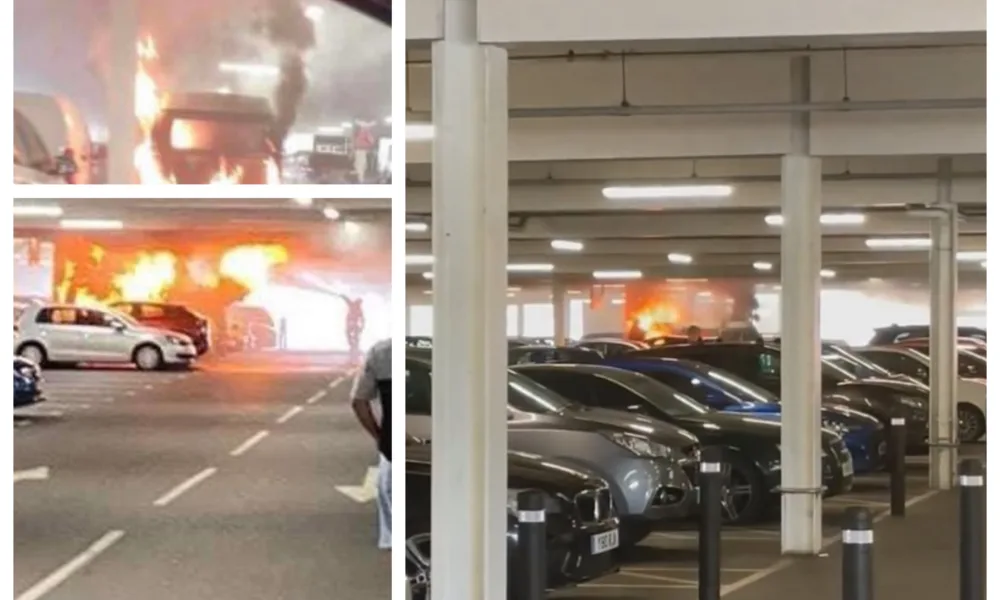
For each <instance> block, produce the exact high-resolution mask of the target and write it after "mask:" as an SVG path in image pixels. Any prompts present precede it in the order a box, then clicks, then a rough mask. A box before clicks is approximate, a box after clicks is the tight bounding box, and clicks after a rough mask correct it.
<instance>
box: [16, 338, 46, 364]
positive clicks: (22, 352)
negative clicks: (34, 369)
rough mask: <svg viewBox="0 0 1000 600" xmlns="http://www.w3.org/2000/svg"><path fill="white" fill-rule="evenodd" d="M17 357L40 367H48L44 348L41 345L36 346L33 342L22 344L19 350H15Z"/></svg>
mask: <svg viewBox="0 0 1000 600" xmlns="http://www.w3.org/2000/svg"><path fill="white" fill-rule="evenodd" d="M17 355H18V356H20V357H21V358H24V359H26V360H30V361H31V362H33V363H35V364H36V365H38V366H40V367H47V366H48V361H49V359H48V356H47V355H46V353H45V348H43V347H42V346H41V344H36V343H34V342H28V343H26V344H22V345H21V347H20V348H18V349H17Z"/></svg>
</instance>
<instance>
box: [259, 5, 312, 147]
mask: <svg viewBox="0 0 1000 600" xmlns="http://www.w3.org/2000/svg"><path fill="white" fill-rule="evenodd" d="M305 9H306V7H305V6H304V5H303V4H302V2H300V0H268V1H267V6H266V11H267V12H266V15H265V19H266V21H265V23H264V25H265V26H264V30H265V32H266V34H267V39H268V40H269V41H270V42H271V43H272V44H274V46H275V48H276V49H277V50H278V53H279V55H280V65H281V74H280V76H279V79H278V85H277V86H276V87H275V88H274V96H273V98H272V101H273V103H274V112H275V120H276V123H275V139H276V140H277V141H278V142H279V143H280V142H283V141H284V139H285V136H287V135H288V132H289V131H290V130H291V128H292V125H294V124H295V120H296V119H297V118H298V113H299V106H300V105H301V104H302V99H303V98H304V97H305V95H306V90H308V88H309V78H308V76H307V74H306V63H305V54H306V52H308V51H309V50H310V49H312V48H313V47H314V46H315V45H316V31H315V28H314V26H313V22H312V21H311V20H309V17H307V16H306V13H305ZM279 147H280V146H279Z"/></svg>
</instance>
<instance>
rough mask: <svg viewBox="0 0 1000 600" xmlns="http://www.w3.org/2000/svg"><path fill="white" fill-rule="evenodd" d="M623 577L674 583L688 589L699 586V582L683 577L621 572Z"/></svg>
mask: <svg viewBox="0 0 1000 600" xmlns="http://www.w3.org/2000/svg"><path fill="white" fill-rule="evenodd" d="M621 574H622V575H625V576H628V577H636V578H638V579H648V580H650V581H663V582H665V583H673V584H675V585H685V586H688V587H695V586H696V585H698V582H697V581H692V580H690V579H683V578H681V577H666V576H664V575H650V574H649V573H632V572H629V571H621Z"/></svg>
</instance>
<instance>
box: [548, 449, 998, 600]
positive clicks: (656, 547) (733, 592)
mask: <svg viewBox="0 0 1000 600" xmlns="http://www.w3.org/2000/svg"><path fill="white" fill-rule="evenodd" d="M963 454H970V455H983V456H985V445H981V446H972V447H969V448H965V449H963ZM908 471H909V472H908V477H907V497H908V502H909V506H910V508H908V516H907V518H906V519H903V520H898V519H887V518H885V517H883V519H884V520H883V522H882V523H880V525H879V526H878V527H877V530H876V547H878V545H877V542H878V540H879V539H881V537H882V535H881V534H880V533H878V528H881V527H883V524H886V526H887V525H888V522H889V521H892V523H891V526H892V527H893V528H894V529H895V530H896V531H905V528H906V527H907V524H908V523H909V524H911V525H912V527H911V529H912V530H913V532H914V534H913V535H914V536H916V537H915V538H914V539H922V538H921V537H920V536H923V535H925V534H926V532H927V530H928V528H934V529H935V530H936V532H937V535H938V537H939V538H947V539H949V540H954V541H955V544H954V546H955V548H956V549H955V550H954V553H957V530H958V521H957V512H955V511H949V512H946V513H945V514H942V515H939V516H934V515H933V514H932V515H930V516H928V514H927V510H928V508H929V507H931V506H932V505H933V506H937V505H938V504H940V503H941V502H946V503H948V502H950V504H948V506H952V505H953V504H954V500H953V498H952V496H951V495H950V494H947V495H941V494H937V493H935V492H931V491H929V490H928V484H927V461H926V459H925V458H922V457H917V458H910V459H908ZM888 485H889V481H888V477H887V476H886V475H865V476H859V477H858V478H857V479H856V483H855V486H854V489H853V490H852V491H851V493H849V494H846V495H844V496H841V497H836V498H830V499H827V501H826V502H824V505H823V534H824V538H825V540H824V551H823V554H822V555H821V556H820V557H819V558H814V559H801V560H793V559H788V558H784V557H782V556H781V539H780V535H781V533H780V530H781V527H780V523H779V522H778V521H777V519H775V520H773V521H772V522H768V523H764V524H761V525H758V526H756V527H752V528H743V527H739V528H737V527H733V528H727V529H725V530H724V531H723V549H722V585H723V587H722V596H723V597H726V598H731V599H732V600H743V599H746V600H757V599H758V598H761V599H763V598H775V597H795V596H796V594H798V595H802V597H805V594H804V592H805V591H806V590H808V593H809V594H810V597H814V596H815V597H816V598H817V599H823V598H827V597H829V598H830V599H831V600H833V599H834V598H839V593H840V588H839V579H838V578H839V574H840V558H839V556H840V555H839V547H838V546H839V540H840V519H841V515H842V514H843V512H844V510H845V509H846V508H847V507H848V506H866V507H868V508H869V509H870V510H871V511H872V512H873V513H874V514H875V515H878V514H880V513H884V512H887V511H888V509H889V487H888ZM925 506H926V507H928V508H925ZM694 527H696V525H695V524H690V527H689V528H688V530H684V528H683V527H682V528H680V529H679V530H674V531H660V532H657V533H654V534H652V535H651V536H650V537H649V538H648V539H647V540H646V541H644V542H643V543H642V544H640V546H639V547H638V548H637V549H636V550H635V551H634V552H633V553H631V554H630V555H629V556H628V557H627V559H626V561H625V564H624V565H623V568H622V570H621V572H620V573H617V574H614V575H611V576H609V577H605V578H603V579H601V580H598V581H595V582H593V583H590V584H586V585H583V586H580V587H578V588H575V589H569V590H563V591H560V592H558V593H555V594H552V596H551V597H552V598H559V599H561V600H571V599H573V600H576V599H584V598H615V599H616V600H653V599H656V600H662V599H663V598H669V599H670V600H697V597H698V590H697V582H698V538H697V535H698V534H697V531H694V530H691V529H692V528H694ZM889 548H891V550H890V549H889ZM930 550H933V551H937V550H938V547H937V546H934V547H932V548H928V547H927V546H926V545H921V544H913V543H911V544H910V545H909V546H907V545H906V544H905V543H896V544H893V545H891V546H889V545H886V550H884V552H887V553H888V552H891V553H894V554H893V555H892V556H890V557H887V558H885V559H882V561H881V564H883V565H886V566H883V567H882V568H883V569H887V573H886V581H887V582H889V581H893V579H891V578H893V577H894V578H895V581H899V580H900V579H905V578H907V577H908V576H909V575H908V573H909V570H910V568H911V567H910V566H904V565H907V564H908V563H909V561H908V556H912V557H913V559H914V561H913V563H912V564H914V565H916V564H920V563H921V562H929V561H932V560H937V561H938V562H942V561H941V560H940V558H937V559H934V558H929V557H927V556H925V553H926V551H930ZM954 553H952V554H954ZM944 556H951V554H947V553H946V554H944ZM921 557H923V558H921ZM900 559H902V560H903V561H907V562H903V563H899V560H900ZM877 560H878V558H877ZM954 560H955V564H954V565H951V564H950V563H949V564H946V565H945V570H947V571H948V572H949V573H954V572H956V571H957V554H954ZM886 563H888V564H886ZM892 569H895V571H894V575H889V574H888V570H892ZM939 571H940V569H939ZM820 572H822V574H820ZM953 579H954V578H953ZM820 580H822V581H824V586H825V587H824V590H825V591H824V593H826V592H829V594H827V595H817V590H816V589H814V588H813V587H812V586H813V585H814V584H815V583H817V582H818V581H820ZM934 580H935V581H938V582H941V581H950V579H949V578H948V577H947V576H942V575H941V573H940V572H938V573H936V574H935V575H934ZM886 585H888V584H886ZM826 588H829V589H826ZM955 590H956V591H955V592H954V594H957V588H955ZM890 591H891V589H890V590H886V594H885V595H886V597H895V596H896V595H897V594H889V592H890ZM881 595H882V594H880V597H881ZM900 597H903V596H902V595H901V596H900ZM910 597H913V598H923V597H925V596H910ZM926 597H928V598H932V597H934V598H937V597H945V596H926Z"/></svg>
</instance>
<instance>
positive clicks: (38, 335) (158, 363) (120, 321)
mask: <svg viewBox="0 0 1000 600" xmlns="http://www.w3.org/2000/svg"><path fill="white" fill-rule="evenodd" d="M18 326H19V327H18V329H19V331H20V338H19V342H18V346H17V348H16V350H15V354H17V355H18V356H21V357H23V358H26V359H28V360H30V361H31V362H33V363H35V364H39V365H45V364H48V363H84V362H96V363H134V364H135V365H136V366H137V367H138V368H139V369H141V370H144V371H149V370H154V369H160V368H163V367H166V366H168V365H183V366H187V365H189V364H191V362H192V361H193V360H194V359H195V357H196V356H197V354H198V353H197V350H195V347H194V343H193V342H192V341H191V338H189V337H187V336H186V335H183V334H179V333H173V332H170V331H165V330H162V329H156V328H153V327H146V326H144V325H141V324H140V323H138V322H137V321H135V320H134V319H133V318H132V317H130V316H128V315H124V314H122V313H119V312H115V311H112V310H110V309H100V308H91V307H82V306H74V305H71V304H45V305H32V306H28V307H26V308H25V309H24V312H23V313H22V314H21V320H20V322H19V323H18Z"/></svg>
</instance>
